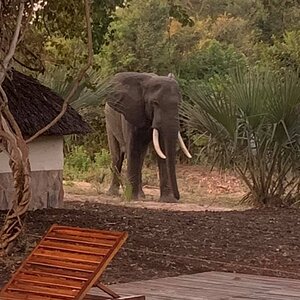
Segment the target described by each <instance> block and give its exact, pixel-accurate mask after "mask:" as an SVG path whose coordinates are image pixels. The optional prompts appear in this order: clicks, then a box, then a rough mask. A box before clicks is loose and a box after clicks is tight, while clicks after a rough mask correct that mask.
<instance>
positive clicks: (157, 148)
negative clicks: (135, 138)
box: [152, 128, 167, 159]
mask: <svg viewBox="0 0 300 300" xmlns="http://www.w3.org/2000/svg"><path fill="white" fill-rule="evenodd" d="M152 139H153V146H154V149H155V151H156V153H157V155H158V156H159V157H160V158H162V159H166V158H167V157H166V156H165V155H164V153H163V152H162V151H161V148H160V145H159V132H158V130H157V129H156V128H154V129H153V134H152Z"/></svg>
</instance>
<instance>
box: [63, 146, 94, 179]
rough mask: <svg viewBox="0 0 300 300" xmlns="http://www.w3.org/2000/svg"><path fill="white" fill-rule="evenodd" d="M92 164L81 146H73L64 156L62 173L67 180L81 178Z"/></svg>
mask: <svg viewBox="0 0 300 300" xmlns="http://www.w3.org/2000/svg"><path fill="white" fill-rule="evenodd" d="M91 164H92V160H91V158H90V156H89V155H88V154H87V152H86V151H85V149H84V148H83V146H77V147H74V149H73V151H72V152H70V153H69V154H68V155H67V156H66V157H65V162H64V173H65V178H67V179H68V180H74V179H77V180H82V179H83V178H84V177H85V174H86V173H87V172H88V170H89V169H90V167H91Z"/></svg>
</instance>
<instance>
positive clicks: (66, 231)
mask: <svg viewBox="0 0 300 300" xmlns="http://www.w3.org/2000/svg"><path fill="white" fill-rule="evenodd" d="M58 233H60V234H63V235H67V236H80V237H88V238H91V237H93V238H94V239H104V240H110V241H111V240H112V241H116V240H118V238H119V234H113V233H111V232H107V233H104V232H103V233H102V232H99V231H97V230H80V229H77V228H76V229H74V228H67V227H65V228H63V227H57V228H54V229H53V230H52V231H51V233H50V235H49V236H55V235H56V234H58Z"/></svg>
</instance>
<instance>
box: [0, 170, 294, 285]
mask: <svg viewBox="0 0 300 300" xmlns="http://www.w3.org/2000/svg"><path fill="white" fill-rule="evenodd" d="M145 177H146V178H145V179H146V180H145V185H146V186H145V192H146V194H147V198H146V199H145V200H144V201H142V202H141V201H135V202H126V201H124V200H122V199H120V198H110V197H107V196H106V195H104V194H103V191H101V190H100V191H99V189H98V190H97V192H96V190H95V188H94V187H93V185H92V184H90V183H72V184H70V183H68V184H67V185H66V187H65V190H66V195H65V207H64V209H47V210H36V211H33V212H30V213H29V214H28V216H27V221H26V229H25V232H24V234H23V235H22V236H21V237H20V239H19V241H18V244H17V247H16V249H15V251H14V253H13V255H11V256H9V257H6V258H4V259H2V260H0V286H1V285H2V284H3V283H4V282H5V281H7V280H8V278H9V277H10V274H11V273H12V272H13V271H14V270H15V269H16V268H17V266H18V265H19V264H20V263H21V261H22V260H23V259H24V257H25V256H26V254H27V253H29V252H30V251H31V249H32V248H33V247H34V246H35V244H36V242H38V241H39V240H40V239H41V237H42V235H43V234H44V233H45V231H47V230H48V228H49V227H50V226H51V225H52V224H54V223H56V224H62V225H71V226H80V227H88V228H99V229H109V230H121V231H127V232H128V233H129V239H128V240H127V242H126V243H125V245H124V247H123V248H122V249H121V251H120V252H119V253H118V254H117V256H116V257H115V259H114V260H113V262H112V264H111V265H109V267H108V268H107V270H106V272H105V274H104V278H103V279H104V282H106V283H117V282H129V281H135V280H143V279H152V278H160V277H166V276H176V275H180V274H190V273H198V272H204V271H210V270H217V271H233V272H243V273H249V274H260V275H271V276H281V277H290V278H297V279H300V271H299V270H300V218H299V213H300V210H298V209H286V208H281V209H271V208H269V209H261V210H256V209H246V208H247V207H245V206H241V205H240V204H239V202H238V200H239V199H241V197H242V196H243V194H244V192H245V189H244V187H243V186H242V184H241V182H240V181H239V180H238V179H237V178H236V177H235V176H234V175H233V174H219V173H218V172H215V171H214V172H209V170H206V169H204V168H200V167H196V166H194V167H187V166H179V168H178V182H179V188H180V191H181V195H182V198H181V201H180V203H178V204H169V203H168V204H166V203H159V202H157V198H158V196H159V191H158V188H157V183H158V181H157V175H156V173H155V170H152V171H151V172H149V170H148V171H147V173H146V176H145ZM4 216H5V212H0V225H1V222H2V221H3V218H4Z"/></svg>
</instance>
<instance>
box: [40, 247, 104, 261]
mask: <svg viewBox="0 0 300 300" xmlns="http://www.w3.org/2000/svg"><path fill="white" fill-rule="evenodd" d="M103 256H105V255H94V254H90V255H89V254H82V253H74V252H69V251H68V250H65V251H64V250H61V249H60V250H56V249H43V247H39V248H38V249H36V251H35V253H34V257H45V258H49V259H57V260H62V261H72V262H80V263H88V264H98V263H99V261H101V260H102V259H103Z"/></svg>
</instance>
